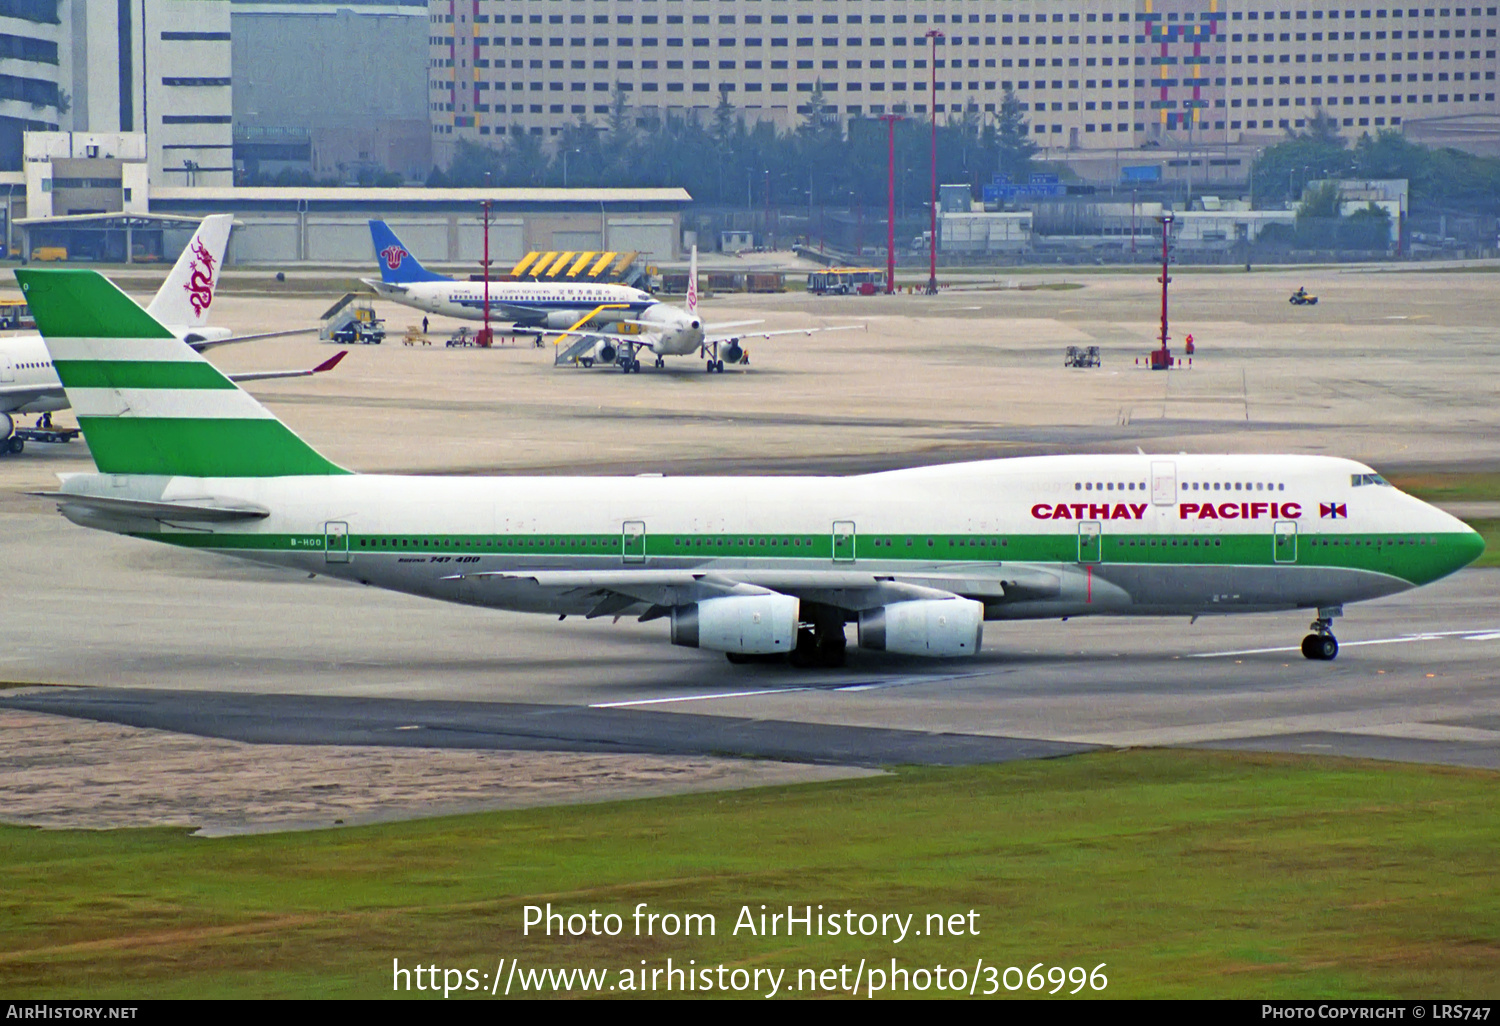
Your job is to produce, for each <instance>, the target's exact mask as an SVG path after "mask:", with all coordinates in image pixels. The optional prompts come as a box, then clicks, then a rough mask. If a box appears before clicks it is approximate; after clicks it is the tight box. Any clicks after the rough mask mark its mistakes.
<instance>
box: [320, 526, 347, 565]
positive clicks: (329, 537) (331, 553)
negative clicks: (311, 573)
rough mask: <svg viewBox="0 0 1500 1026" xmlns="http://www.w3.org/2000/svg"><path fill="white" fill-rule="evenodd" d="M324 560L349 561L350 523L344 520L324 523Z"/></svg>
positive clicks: (327, 561)
mask: <svg viewBox="0 0 1500 1026" xmlns="http://www.w3.org/2000/svg"><path fill="white" fill-rule="evenodd" d="M323 562H325V563H347V562H349V525H348V524H346V523H344V522H343V521H342V520H330V521H328V523H326V524H324V525H323Z"/></svg>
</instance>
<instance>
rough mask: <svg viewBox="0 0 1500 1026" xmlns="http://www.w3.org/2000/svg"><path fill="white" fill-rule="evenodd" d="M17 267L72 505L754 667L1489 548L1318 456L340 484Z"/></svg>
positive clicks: (176, 359)
mask: <svg viewBox="0 0 1500 1026" xmlns="http://www.w3.org/2000/svg"><path fill="white" fill-rule="evenodd" d="M18 274H19V275H20V276H21V278H22V281H23V285H25V286H26V288H27V290H28V298H29V299H30V301H31V305H32V308H33V310H35V311H36V314H37V319H38V323H39V325H40V326H41V327H42V331H43V333H44V334H45V335H46V336H47V339H48V344H49V346H51V347H52V352H53V357H54V360H55V361H56V365H57V368H58V373H59V375H60V376H61V377H62V380H63V383H64V385H65V386H66V387H67V389H68V393H69V398H70V399H71V401H72V403H73V406H74V408H75V409H76V410H77V412H78V415H79V422H80V425H81V426H82V427H83V429H84V432H85V435H86V437H87V438H88V441H89V444H90V447H91V449H92V451H93V453H94V455H95V459H96V461H97V462H98V465H99V469H100V470H101V473H100V474H96V475H70V476H68V477H66V478H65V479H64V482H63V487H62V489H61V491H60V492H59V493H58V495H57V498H58V501H59V505H60V507H61V509H62V511H63V512H64V514H65V515H67V516H68V517H70V518H71V519H73V520H75V521H76V522H79V523H82V524H85V525H87V526H92V527H99V528H104V529H108V530H112V531H117V532H120V533H124V534H129V535H133V536H136V537H142V538H149V539H151V540H155V541H162V542H167V543H170V544H176V545H180V546H184V547H190V548H199V549H208V550H213V551H216V552H221V553H225V554H228V555H235V556H242V557H246V558H250V559H254V560H257V561H262V562H268V563H275V564H279V565H284V566H289V567H295V568H297V569H300V570H307V571H312V572H316V573H322V574H327V575H330V576H336V577H341V578H345V579H348V580H353V581H360V582H362V583H366V584H371V585H375V586H379V587H383V588H390V589H394V590H398V591H404V592H409V593H412V594H418V595H425V596H429V597H433V598H439V599H444V600H448V601H454V602H462V603H469V604H474V605H482V606H491V607H496V608H503V609H514V610H523V611H529V612H542V613H551V614H554V615H557V614H570V615H571V614H577V615H595V616H603V615H610V616H620V615H638V616H641V617H642V618H648V619H649V618H653V617H656V616H670V617H671V618H672V621H673V634H674V640H678V641H681V642H682V643H686V644H701V645H702V647H708V648H715V649H719V650H723V651H728V652H730V653H736V652H739V653H746V654H752V653H763V652H775V651H782V650H787V646H788V645H789V644H797V639H796V635H797V634H798V633H799V631H802V632H806V631H808V630H811V629H812V628H814V627H818V626H819V625H821V627H822V628H823V629H824V631H825V633H827V631H829V630H831V629H832V628H831V626H830V625H837V627H838V630H839V632H840V639H841V638H842V625H843V624H844V623H845V622H848V621H857V622H858V623H859V624H860V637H861V642H862V643H864V642H865V639H866V637H867V636H868V639H869V642H870V644H871V647H876V648H891V649H893V650H896V651H903V652H910V651H915V652H918V653H921V654H932V655H956V654H971V653H972V652H973V651H975V650H976V649H977V646H978V640H979V639H978V627H977V623H978V621H979V620H980V619H987V620H1003V619H1024V618H1035V617H1052V616H1078V615H1085V614H1122V615H1128V614H1149V615H1169V614H1170V615H1176V614H1183V615H1198V614H1209V613H1231V612H1255V611H1269V610H1279V609H1297V608H1309V609H1319V610H1333V609H1336V608H1337V607H1338V606H1340V605H1342V604H1344V603H1349V602H1356V601H1360V600H1363V599H1370V598H1377V597H1380V596H1383V595H1389V594H1392V593H1394V592H1398V591H1402V590H1404V589H1407V588H1411V587H1414V586H1417V585H1421V584H1425V583H1428V582H1429V581H1433V580H1436V579H1437V578H1439V577H1442V576H1444V575H1446V574H1449V573H1452V572H1453V571H1454V570H1457V569H1458V568H1460V567H1462V566H1464V565H1466V564H1468V563H1469V562H1471V561H1472V560H1473V559H1474V558H1476V557H1477V556H1478V554H1479V553H1480V551H1481V550H1482V548H1483V543H1482V541H1481V540H1480V539H1479V536H1478V535H1477V534H1475V533H1474V532H1473V531H1471V530H1470V529H1469V528H1468V527H1467V526H1465V525H1464V524H1463V523H1461V522H1460V521H1458V520H1456V519H1454V518H1453V517H1451V516H1449V515H1448V514H1446V513H1443V512H1442V511H1440V510H1438V509H1435V508H1434V507H1432V506H1429V505H1427V504H1426V503H1423V502H1421V501H1419V500H1417V499H1415V498H1413V497H1411V496H1409V495H1406V494H1404V493H1402V492H1400V491H1399V490H1397V489H1396V488H1393V487H1391V486H1389V485H1388V484H1386V483H1385V482H1384V481H1383V480H1382V479H1380V478H1379V477H1378V475H1376V474H1375V473H1374V472H1373V471H1372V470H1371V469H1370V468H1369V467H1367V466H1364V465H1362V464H1359V463H1356V462H1353V461H1349V460H1343V459H1336V458H1330V457H1318V456H1177V457H1172V458H1163V457H1152V456H1053V457H1031V458H1023V459H1009V460H994V461H987V462H982V463H968V464H952V465H946V466H933V467H922V468H917V469H912V470H901V471H891V472H886V473H878V474H868V475H861V476H856V477H760V478H744V477H739V478H692V477H681V478H673V477H656V476H643V477H627V478H608V477H591V478H562V477H542V478H525V477H502V478H451V477H450V478H437V477H390V476H381V475H363V474H350V473H347V472H345V471H343V470H342V469H341V468H339V467H336V466H334V465H333V464H331V463H329V462H328V461H327V460H325V459H324V458H323V457H322V456H320V455H319V454H318V453H317V452H316V451H314V450H313V449H312V448H311V447H309V446H307V444H306V443H305V442H303V441H302V440H301V439H300V438H298V437H297V436H296V435H294V434H293V433H292V432H291V431H290V430H289V429H287V428H286V427H285V426H284V425H282V424H281V423H280V422H279V421H277V420H276V419H275V418H274V417H273V416H272V415H271V414H270V413H269V411H266V410H265V409H264V407H261V406H260V404H259V403H257V402H256V401H255V400H254V399H252V398H251V397H250V396H249V395H247V394H246V393H244V392H242V391H240V390H239V389H238V388H236V387H235V386H234V385H233V383H231V382H228V381H226V380H224V379H223V377H222V375H219V373H218V372H217V371H216V370H214V368H213V367H212V366H211V365H209V364H208V363H207V362H206V361H203V360H202V358H201V357H199V356H198V355H197V354H196V353H194V352H193V351H192V350H191V349H190V348H188V347H187V346H185V345H183V344H182V343H180V342H178V341H177V340H176V339H173V338H171V337H170V336H167V337H165V338H163V337H159V336H156V335H153V334H151V333H150V330H149V329H150V325H147V324H145V323H143V322H142V321H141V320H140V317H141V316H143V314H142V312H141V311H140V310H139V307H135V306H134V304H130V306H131V308H132V310H134V311H135V313H134V314H130V312H129V311H127V310H125V309H124V308H123V307H120V306H119V305H118V304H116V303H114V302H113V297H112V295H111V293H114V294H116V295H118V293H115V292H114V290H113V287H112V286H109V285H108V283H107V282H104V281H103V279H99V278H98V277H97V276H90V274H91V273H90V272H18ZM44 288H45V289H47V290H50V291H51V292H53V293H54V295H52V296H50V297H49V295H48V294H47V293H43V292H40V291H39V290H42V289H44ZM122 298H123V297H122ZM126 302H127V303H128V302H129V301H128V299H127V300H126ZM101 311H102V312H101ZM120 318H126V319H127V320H128V323H125V324H117V323H116V321H117V320H118V319H120ZM110 332H113V334H110ZM162 334H166V333H165V332H163V333H162ZM1320 615H1322V614H1320ZM788 624H790V631H791V632H792V635H793V637H792V638H791V639H790V640H789V639H788V638H787V637H784V635H786V633H787V629H788V628H787V625H788ZM837 644H838V646H839V647H840V649H841V646H842V640H839V641H838V642H837Z"/></svg>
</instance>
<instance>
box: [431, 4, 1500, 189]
mask: <svg viewBox="0 0 1500 1026" xmlns="http://www.w3.org/2000/svg"><path fill="white" fill-rule="evenodd" d="M428 11H429V26H428V27H429V32H430V34H429V37H428V43H429V47H428V64H429V81H428V86H429V91H428V100H429V104H428V106H429V113H430V115H431V120H432V132H433V140H434V145H435V155H436V156H437V157H438V160H439V162H440V163H441V162H442V161H443V159H444V156H443V155H444V153H445V152H446V151H451V148H452V144H453V142H455V141H456V140H458V139H470V140H473V141H476V142H484V141H486V137H492V136H495V135H504V134H508V133H537V134H545V135H555V134H556V133H558V132H559V131H560V130H561V128H562V127H563V126H564V125H566V124H569V123H577V122H578V121H579V120H580V119H588V120H592V121H593V122H594V123H595V124H599V123H601V122H602V121H603V119H604V117H605V116H607V115H608V113H609V111H610V105H611V103H612V101H613V99H614V97H615V96H616V95H617V94H621V95H623V97H624V99H625V101H626V103H627V104H628V107H629V110H630V111H631V112H632V114H633V115H634V116H635V117H637V118H638V119H641V120H642V121H647V120H649V119H652V118H665V117H673V116H689V115H694V114H696V115H697V116H698V117H700V118H703V119H704V120H707V119H708V118H709V116H710V112H711V111H712V110H713V108H714V107H715V106H716V105H717V104H718V103H719V102H720V98H721V97H725V98H727V99H728V100H729V101H730V102H731V103H733V104H734V105H735V106H736V107H737V108H739V109H740V111H741V112H743V114H744V115H745V116H747V117H748V118H749V119H751V120H769V121H771V122H773V123H775V124H776V125H777V126H778V127H780V128H783V129H786V128H792V127H795V126H796V125H797V124H798V123H799V115H805V114H807V113H808V112H809V111H810V110H811V109H812V104H811V102H810V101H811V100H812V98H813V97H814V96H815V95H817V96H820V97H821V99H822V100H823V101H824V102H825V103H826V104H827V107H826V110H827V111H828V112H830V113H831V114H834V115H836V116H838V117H839V118H841V119H844V120H848V119H851V118H866V117H877V116H880V115H883V114H905V115H914V116H924V115H926V116H930V115H931V114H933V113H936V114H937V115H939V116H953V115H956V114H960V113H969V114H977V115H979V116H980V117H983V116H984V115H987V114H993V113H994V112H995V111H996V109H997V108H998V106H999V104H1000V102H1001V99H1002V97H1003V95H1004V91H1005V90H1006V89H1007V88H1010V89H1013V90H1014V91H1015V93H1016V96H1017V97H1018V98H1019V99H1020V101H1021V102H1022V104H1023V106H1024V109H1025V112H1026V117H1027V118H1028V120H1029V121H1030V124H1031V130H1032V131H1033V132H1034V133H1035V135H1036V140H1037V142H1038V143H1039V144H1041V145H1043V146H1044V147H1047V148H1051V149H1056V150H1061V151H1080V150H1090V149H1103V150H1108V149H1117V148H1121V147H1124V148H1135V147H1140V146H1143V145H1162V146H1168V147H1181V146H1183V145H1187V146H1194V145H1201V146H1213V145H1224V146H1231V145H1235V144H1239V143H1252V142H1255V141H1257V139H1259V140H1262V141H1268V140H1272V139H1277V138H1281V137H1283V136H1284V133H1285V131H1286V130H1287V129H1297V128H1302V127H1304V126H1305V125H1306V124H1307V121H1308V120H1309V119H1311V118H1312V117H1314V116H1315V115H1316V114H1318V113H1319V112H1320V111H1323V112H1326V113H1327V114H1328V115H1330V116H1331V117H1333V118H1335V119H1337V121H1338V124H1339V126H1340V128H1341V130H1342V131H1343V132H1344V133H1345V134H1346V135H1348V136H1350V137H1351V138H1352V137H1356V136H1358V135H1360V134H1362V133H1364V132H1372V131H1376V130H1379V129H1382V128H1398V127H1403V126H1406V125H1411V124H1413V123H1418V124H1420V123H1425V122H1429V121H1434V120H1437V121H1442V120H1444V119H1452V118H1454V117H1459V116H1472V115H1481V116H1492V115H1493V114H1494V113H1495V111H1496V104H1495V71H1496V60H1495V49H1496V29H1497V26H1500V18H1497V9H1496V7H1494V6H1473V5H1470V4H1463V5H1461V6H1443V7H1428V6H1425V5H1423V6H1411V5H1406V4H1403V5H1401V6H1396V5H1395V4H1394V3H1390V2H1385V0H1359V2H1358V3H1357V4H1356V3H1355V2H1354V0H1343V2H1334V0H1310V2H1303V0H1131V2H1121V0H712V2H710V0H569V2H562V0H430V3H429V6H428ZM939 36H940V37H939ZM1491 123H1492V124H1493V122H1491ZM445 148H446V150H445Z"/></svg>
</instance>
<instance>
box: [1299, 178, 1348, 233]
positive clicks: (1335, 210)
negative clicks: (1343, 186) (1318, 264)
mask: <svg viewBox="0 0 1500 1026" xmlns="http://www.w3.org/2000/svg"><path fill="white" fill-rule="evenodd" d="M1340 202H1341V197H1340V194H1339V187H1338V186H1337V185H1335V184H1334V183H1333V182H1324V183H1322V184H1321V185H1316V186H1314V187H1312V188H1311V189H1308V190H1307V191H1306V192H1305V193H1303V196H1302V204H1301V206H1299V207H1298V208H1297V245H1298V246H1300V247H1301V248H1303V249H1332V248H1333V247H1334V246H1336V245H1337V244H1338V229H1339V205H1340Z"/></svg>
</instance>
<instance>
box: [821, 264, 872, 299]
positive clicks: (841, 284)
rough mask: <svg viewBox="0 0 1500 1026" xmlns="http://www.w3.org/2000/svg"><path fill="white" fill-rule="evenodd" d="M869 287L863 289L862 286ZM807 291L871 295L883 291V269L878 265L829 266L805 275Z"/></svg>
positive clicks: (823, 293)
mask: <svg viewBox="0 0 1500 1026" xmlns="http://www.w3.org/2000/svg"><path fill="white" fill-rule="evenodd" d="M866 285H869V286H871V289H870V290H869V291H864V286H866ZM807 291H809V292H811V293H812V294H813V295H815V296H824V295H828V294H830V293H831V294H833V295H836V296H847V295H849V294H850V293H851V292H858V293H859V294H860V295H864V296H873V295H874V294H875V293H876V292H883V291H885V271H884V269H882V268H879V267H829V268H826V269H825V270H822V271H814V272H812V273H811V274H809V275H808V276H807Z"/></svg>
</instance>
